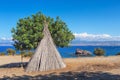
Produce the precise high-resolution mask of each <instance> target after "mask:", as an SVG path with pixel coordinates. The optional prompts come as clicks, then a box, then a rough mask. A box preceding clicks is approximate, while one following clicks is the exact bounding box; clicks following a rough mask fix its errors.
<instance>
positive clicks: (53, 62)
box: [25, 23, 66, 72]
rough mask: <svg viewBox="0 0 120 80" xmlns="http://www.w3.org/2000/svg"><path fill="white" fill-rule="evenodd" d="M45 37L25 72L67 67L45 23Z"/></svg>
mask: <svg viewBox="0 0 120 80" xmlns="http://www.w3.org/2000/svg"><path fill="white" fill-rule="evenodd" d="M43 34H44V37H43V39H42V40H41V41H40V43H39V45H38V47H37V49H36V50H35V53H34V55H33V56H32V58H31V59H30V61H29V63H28V65H27V67H26V69H25V71H26V72H33V71H48V70H55V69H61V68H64V67H66V65H65V64H64V62H63V60H62V58H61V56H60V54H59V52H58V50H57V49H56V46H55V44H54V42H53V39H52V36H51V34H50V31H49V29H48V24H47V23H45V25H44V30H43Z"/></svg>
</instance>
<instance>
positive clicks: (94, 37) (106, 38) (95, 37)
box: [74, 32, 120, 41]
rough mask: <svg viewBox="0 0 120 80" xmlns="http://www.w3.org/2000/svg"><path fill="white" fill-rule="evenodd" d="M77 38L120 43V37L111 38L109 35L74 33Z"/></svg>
mask: <svg viewBox="0 0 120 80" xmlns="http://www.w3.org/2000/svg"><path fill="white" fill-rule="evenodd" d="M74 35H75V38H76V39H79V40H89V41H91V40H93V41H120V36H111V35H109V34H88V33H86V32H85V33H74Z"/></svg>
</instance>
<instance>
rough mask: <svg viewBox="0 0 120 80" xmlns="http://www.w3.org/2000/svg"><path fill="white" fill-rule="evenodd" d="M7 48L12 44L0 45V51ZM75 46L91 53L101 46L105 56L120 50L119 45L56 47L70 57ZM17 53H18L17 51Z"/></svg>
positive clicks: (64, 56) (62, 54)
mask: <svg viewBox="0 0 120 80" xmlns="http://www.w3.org/2000/svg"><path fill="white" fill-rule="evenodd" d="M8 48H12V49H15V48H14V46H0V52H5V53H6V50H7V49H8ZM77 48H79V49H83V50H88V51H90V52H92V53H93V51H94V49H95V48H102V49H104V50H105V52H106V54H105V56H113V55H115V54H116V53H118V52H120V46H70V47H64V48H58V51H59V52H60V54H61V56H62V57H63V58H70V57H74V53H75V51H76V49H77ZM17 54H19V52H18V51H17Z"/></svg>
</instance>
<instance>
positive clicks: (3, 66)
mask: <svg viewBox="0 0 120 80" xmlns="http://www.w3.org/2000/svg"><path fill="white" fill-rule="evenodd" d="M27 63H28V62H23V63H21V62H19V63H9V64H4V65H0V68H18V67H25V66H26V65H27Z"/></svg>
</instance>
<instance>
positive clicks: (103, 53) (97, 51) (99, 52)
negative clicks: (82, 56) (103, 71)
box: [94, 48, 105, 56]
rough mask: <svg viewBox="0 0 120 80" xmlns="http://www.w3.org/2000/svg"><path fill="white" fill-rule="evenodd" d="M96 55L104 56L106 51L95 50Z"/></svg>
mask: <svg viewBox="0 0 120 80" xmlns="http://www.w3.org/2000/svg"><path fill="white" fill-rule="evenodd" d="M94 54H95V55H97V56H103V55H105V51H104V50H103V49H101V48H95V50H94Z"/></svg>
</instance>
